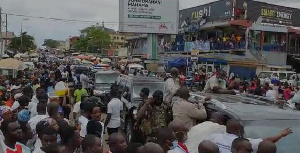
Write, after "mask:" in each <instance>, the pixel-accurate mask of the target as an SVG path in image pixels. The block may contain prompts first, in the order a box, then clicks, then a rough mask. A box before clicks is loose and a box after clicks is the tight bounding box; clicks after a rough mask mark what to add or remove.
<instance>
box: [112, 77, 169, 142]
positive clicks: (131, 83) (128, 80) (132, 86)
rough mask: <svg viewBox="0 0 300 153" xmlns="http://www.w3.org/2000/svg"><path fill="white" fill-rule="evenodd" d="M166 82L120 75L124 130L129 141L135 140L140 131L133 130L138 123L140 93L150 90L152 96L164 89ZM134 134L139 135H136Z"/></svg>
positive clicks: (119, 83)
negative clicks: (143, 90)
mask: <svg viewBox="0 0 300 153" xmlns="http://www.w3.org/2000/svg"><path fill="white" fill-rule="evenodd" d="M164 84H165V82H164V81H163V80H160V79H157V78H149V77H141V76H140V77H138V76H127V75H120V77H119V78H118V86H119V90H120V93H121V101H122V102H123V103H124V111H123V112H124V114H123V115H122V116H123V117H122V118H123V120H124V121H125V125H124V127H123V128H124V129H125V132H126V135H127V140H128V141H131V140H132V138H133V139H135V138H136V136H137V135H139V134H137V133H138V130H133V125H134V123H135V121H136V114H137V109H138V107H139V105H140V104H141V98H140V92H141V90H142V89H143V88H149V90H150V94H149V95H150V96H152V94H153V93H154V92H155V91H157V90H161V91H163V89H164ZM133 134H137V135H134V136H133ZM139 136H141V135H139Z"/></svg>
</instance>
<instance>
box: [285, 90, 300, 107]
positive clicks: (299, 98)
mask: <svg viewBox="0 0 300 153" xmlns="http://www.w3.org/2000/svg"><path fill="white" fill-rule="evenodd" d="M287 102H288V104H287V105H288V106H289V107H290V108H291V109H295V110H300V91H298V92H297V93H296V94H295V96H294V97H293V98H292V99H290V100H288V101H287Z"/></svg>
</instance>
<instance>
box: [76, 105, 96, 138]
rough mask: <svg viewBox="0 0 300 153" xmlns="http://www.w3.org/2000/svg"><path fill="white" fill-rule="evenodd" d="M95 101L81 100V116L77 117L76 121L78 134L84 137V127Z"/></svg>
mask: <svg viewBox="0 0 300 153" xmlns="http://www.w3.org/2000/svg"><path fill="white" fill-rule="evenodd" d="M94 107H96V104H95V103H92V102H82V103H81V104H80V110H81V112H82V114H81V116H80V117H79V118H78V120H77V123H78V125H79V126H80V129H81V130H80V136H81V137H85V136H86V135H87V131H86V127H87V124H88V122H89V120H90V118H91V114H92V112H93V109H94Z"/></svg>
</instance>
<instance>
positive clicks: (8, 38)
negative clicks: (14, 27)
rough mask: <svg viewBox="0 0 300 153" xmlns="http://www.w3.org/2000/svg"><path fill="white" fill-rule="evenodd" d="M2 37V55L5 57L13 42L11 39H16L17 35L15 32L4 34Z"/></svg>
mask: <svg viewBox="0 0 300 153" xmlns="http://www.w3.org/2000/svg"><path fill="white" fill-rule="evenodd" d="M1 35H2V37H1V38H3V46H1V47H2V48H1V51H2V53H1V55H4V53H5V50H6V46H7V45H9V43H10V42H11V39H12V38H14V37H15V34H14V33H13V32H7V33H6V32H2V33H1Z"/></svg>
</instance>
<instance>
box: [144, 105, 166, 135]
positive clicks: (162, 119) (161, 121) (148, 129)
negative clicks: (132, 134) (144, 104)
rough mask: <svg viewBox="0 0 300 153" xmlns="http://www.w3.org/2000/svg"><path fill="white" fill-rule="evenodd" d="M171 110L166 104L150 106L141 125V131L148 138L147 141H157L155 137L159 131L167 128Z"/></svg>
mask: <svg viewBox="0 0 300 153" xmlns="http://www.w3.org/2000/svg"><path fill="white" fill-rule="evenodd" d="M169 108H170V107H169V106H168V104H166V103H162V104H161V105H160V106H152V105H149V106H148V109H147V111H146V114H145V118H144V119H143V120H142V122H141V125H140V130H141V131H142V133H143V135H144V136H146V137H147V141H153V140H155V139H154V137H155V132H156V131H157V129H159V128H161V127H166V126H167V123H168V119H167V116H168V113H169V112H168V111H169V110H170V109H169Z"/></svg>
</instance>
